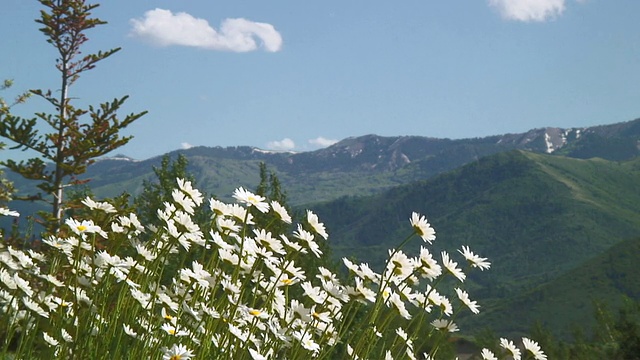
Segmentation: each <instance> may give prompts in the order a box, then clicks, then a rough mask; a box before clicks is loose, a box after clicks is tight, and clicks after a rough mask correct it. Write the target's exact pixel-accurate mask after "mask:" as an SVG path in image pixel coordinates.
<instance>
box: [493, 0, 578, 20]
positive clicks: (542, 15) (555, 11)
mask: <svg viewBox="0 0 640 360" xmlns="http://www.w3.org/2000/svg"><path fill="white" fill-rule="evenodd" d="M565 2H566V0H489V5H491V6H493V7H495V8H497V9H498V10H499V11H500V14H501V15H502V17H504V18H505V19H509V20H517V21H525V22H529V21H546V20H549V19H553V18H555V17H557V16H559V15H561V14H562V12H564V9H565Z"/></svg>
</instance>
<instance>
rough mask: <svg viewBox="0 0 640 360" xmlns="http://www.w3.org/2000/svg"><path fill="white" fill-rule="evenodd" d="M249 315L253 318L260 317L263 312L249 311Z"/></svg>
mask: <svg viewBox="0 0 640 360" xmlns="http://www.w3.org/2000/svg"><path fill="white" fill-rule="evenodd" d="M249 314H251V315H253V316H258V315H260V314H262V312H261V311H260V310H255V309H253V310H249Z"/></svg>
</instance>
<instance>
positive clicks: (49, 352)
mask: <svg viewBox="0 0 640 360" xmlns="http://www.w3.org/2000/svg"><path fill="white" fill-rule="evenodd" d="M171 197H172V199H173V201H170V202H165V203H164V204H163V207H162V208H160V209H157V221H155V222H153V223H152V224H142V223H140V221H139V220H138V217H137V216H136V214H135V213H134V212H126V211H123V210H120V209H117V208H116V207H115V206H114V205H112V204H110V203H108V202H97V201H94V200H92V199H91V198H88V197H87V198H86V199H84V201H82V203H83V205H84V206H85V207H86V208H85V209H84V211H82V212H80V213H81V214H83V215H81V216H78V217H76V218H68V219H66V220H65V225H64V226H62V228H61V229H60V230H59V231H58V233H57V234H56V235H52V236H49V237H46V238H44V239H42V248H41V249H40V250H38V251H36V250H33V249H27V250H20V249H16V248H13V247H11V246H5V245H2V247H1V248H0V279H1V281H0V286H1V289H0V306H1V308H0V310H1V311H0V321H1V323H3V324H6V327H5V328H4V329H3V330H2V332H1V333H0V336H1V337H2V358H15V359H18V358H19V359H31V358H40V359H57V358H59V359H68V358H75V359H115V358H144V359H171V360H177V359H183V360H186V359H191V358H194V359H301V358H304V359H307V358H319V359H343V358H344V359H440V358H444V359H447V358H455V354H452V353H451V352H450V351H449V352H447V351H445V350H444V349H445V347H446V345H447V342H448V339H449V338H450V336H451V334H453V333H457V332H458V331H460V329H459V328H458V326H457V325H456V317H457V316H458V315H459V314H460V313H462V312H470V313H473V314H476V313H478V312H479V311H481V306H480V305H479V304H478V303H477V302H476V301H473V300H471V298H470V294H468V293H467V291H465V290H464V281H465V278H466V274H467V273H468V272H469V271H483V270H488V269H489V268H490V263H489V261H488V260H487V259H486V258H483V257H480V256H479V255H477V254H475V253H474V252H473V251H472V250H471V249H470V248H469V247H467V246H463V247H462V248H461V249H459V250H458V253H455V254H449V253H447V252H444V251H442V252H437V251H436V250H434V248H433V244H434V242H435V239H436V236H435V234H436V233H435V230H434V229H433V227H432V226H431V225H430V224H429V223H428V221H427V219H426V217H425V216H423V215H420V214H417V213H413V214H411V216H410V217H409V218H408V219H407V237H406V238H405V239H399V242H398V246H397V247H396V248H395V249H390V250H389V254H388V255H389V256H388V258H387V260H386V264H385V265H384V267H383V269H382V271H381V272H376V271H374V270H372V267H370V266H369V264H366V263H361V264H358V263H356V262H353V261H350V260H349V259H346V258H345V259H343V265H344V266H345V267H346V268H343V270H344V271H341V270H338V271H335V272H332V271H331V270H329V269H327V268H325V267H322V266H314V264H317V263H318V260H322V257H323V256H324V254H323V251H322V248H323V247H325V246H326V242H329V243H330V238H329V236H328V234H327V232H326V230H325V226H324V224H323V223H322V222H320V220H319V219H318V217H317V216H316V215H315V214H314V213H313V212H312V211H307V212H306V214H305V216H304V219H302V221H301V223H297V224H293V223H292V218H291V216H290V215H289V214H288V212H287V210H286V208H285V207H284V206H282V205H281V204H280V203H278V202H277V201H271V202H268V201H267V200H266V199H265V198H264V197H262V196H260V195H256V194H254V193H252V192H250V191H247V190H245V189H243V188H238V189H237V190H236V191H235V192H234V194H233V197H234V199H235V200H236V203H234V204H227V203H223V202H221V201H218V200H216V199H213V198H212V199H209V200H208V201H207V202H205V199H204V197H203V195H202V194H201V192H200V191H198V190H197V189H194V188H193V187H192V185H191V182H189V181H185V180H183V179H177V182H176V188H175V189H174V190H173V192H172V194H171ZM203 210H204V212H205V213H206V214H207V216H206V217H205V218H203V219H200V220H199V218H202V217H198V216H196V214H197V213H198V211H203ZM1 213H2V214H3V215H4V216H19V214H18V213H16V212H14V211H11V210H8V209H5V208H3V209H2V210H1ZM411 241H418V242H421V243H422V246H421V249H420V252H419V254H414V255H411V254H406V253H405V252H403V247H404V246H405V245H406V244H407V243H409V242H411ZM500 345H501V349H502V350H503V351H502V352H501V353H493V352H491V351H490V350H488V349H482V350H481V353H480V354H479V356H481V357H482V358H483V359H526V358H535V359H546V356H545V354H544V352H543V351H542V350H541V349H540V347H539V345H538V344H537V343H536V342H535V341H532V340H530V339H528V338H522V339H521V341H518V342H517V344H516V343H514V342H513V341H511V340H507V339H504V338H503V339H500Z"/></svg>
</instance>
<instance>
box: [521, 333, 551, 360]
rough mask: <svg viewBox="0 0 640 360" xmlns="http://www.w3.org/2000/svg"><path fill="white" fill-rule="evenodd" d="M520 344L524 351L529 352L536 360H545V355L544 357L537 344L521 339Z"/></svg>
mask: <svg viewBox="0 0 640 360" xmlns="http://www.w3.org/2000/svg"><path fill="white" fill-rule="evenodd" d="M522 344H523V345H524V348H525V349H527V350H529V352H530V353H531V354H532V355H533V357H534V358H535V359H536V360H547V355H545V354H544V352H543V351H542V350H541V349H540V345H538V343H537V342H535V341H533V340H531V339H529V338H526V337H523V338H522Z"/></svg>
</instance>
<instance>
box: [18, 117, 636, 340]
mask: <svg viewBox="0 0 640 360" xmlns="http://www.w3.org/2000/svg"><path fill="white" fill-rule="evenodd" d="M179 154H183V155H184V156H186V158H187V159H188V162H189V168H188V171H189V172H190V173H191V174H192V175H193V176H194V178H195V180H196V185H197V187H198V188H199V189H201V190H203V191H205V192H206V193H207V194H209V195H214V196H217V197H218V198H221V199H224V200H229V199H230V194H231V193H232V191H233V189H235V188H236V187H238V186H244V187H246V188H249V189H254V188H255V187H256V186H257V184H258V182H259V164H260V163H261V162H264V163H265V164H266V165H267V168H268V169H269V170H270V171H273V172H274V173H275V174H277V176H278V178H279V179H280V181H281V183H282V187H283V189H284V190H285V191H286V192H287V194H288V199H289V204H290V205H291V206H293V207H294V208H295V209H302V208H305V207H308V208H311V209H313V210H314V211H315V212H316V213H318V215H319V216H320V219H321V220H322V221H324V223H325V225H326V226H327V229H328V231H329V234H330V238H329V242H330V244H331V249H332V251H333V253H334V255H335V257H336V258H339V257H342V256H347V257H353V258H356V259H357V260H359V261H366V262H369V263H371V265H372V266H373V267H374V268H375V267H380V266H381V263H382V259H383V257H384V256H385V255H386V254H387V249H388V248H391V247H394V246H395V245H397V244H398V242H399V241H401V240H402V239H403V238H404V237H405V236H406V235H407V233H408V232H410V231H411V228H410V225H409V222H408V219H409V217H410V215H411V212H412V211H417V212H420V213H422V214H424V215H426V216H427V218H428V219H429V221H430V222H431V223H432V224H433V226H434V228H435V229H436V231H437V240H436V243H435V247H436V249H438V250H447V251H450V252H452V253H455V252H456V250H455V249H459V248H460V246H462V245H468V246H470V247H471V248H472V250H474V251H475V252H477V253H479V254H481V255H482V256H485V257H488V258H489V259H490V260H491V261H492V263H493V265H492V268H491V270H490V271H488V272H484V273H472V274H470V276H469V278H468V280H467V282H468V283H467V285H468V288H469V290H470V294H471V296H472V297H474V298H475V299H477V300H478V301H480V303H481V304H483V310H485V311H483V313H484V314H486V315H483V316H486V317H479V318H478V319H485V320H482V321H484V323H485V324H490V325H492V326H493V327H494V328H495V329H496V330H497V331H503V332H505V331H506V332H508V333H514V334H515V333H518V334H522V333H525V332H526V331H527V329H528V326H529V325H530V322H531V321H532V320H533V319H538V320H540V321H541V322H542V323H543V324H546V325H548V326H550V327H554V329H555V331H557V332H558V333H562V334H563V335H566V334H567V332H568V331H569V330H568V329H569V328H570V326H571V324H572V323H575V322H580V321H584V319H585V318H587V317H589V318H591V314H590V313H589V312H590V311H592V306H591V300H597V299H598V298H600V299H603V301H607V302H612V301H614V302H615V299H619V298H620V296H622V295H626V296H630V297H632V298H636V299H637V298H639V297H640V294H639V293H638V287H637V284H640V276H638V275H637V271H636V270H635V267H634V264H635V262H636V261H637V252H635V253H630V254H629V253H627V254H626V256H627V258H626V260H625V261H622V262H617V261H616V259H615V257H616V256H621V255H622V254H624V249H625V248H632V249H636V248H637V246H635V247H633V246H632V244H637V242H636V243H633V242H630V241H632V240H631V239H637V238H640V191H639V190H638V189H640V188H639V187H638V184H640V158H639V157H638V155H639V154H640V119H636V120H633V121H628V122H623V123H616V124H611V125H602V126H595V127H586V128H572V129H559V128H542V129H534V130H531V131H528V132H526V133H522V134H506V135H496V136H489V137H483V138H473V139H454V140H452V139H436V138H429V137H420V136H397V137H382V136H376V135H366V136H360V137H352V138H347V139H344V140H342V141H340V142H338V143H336V144H334V145H332V146H329V147H327V148H324V149H320V150H316V151H310V152H302V153H294V152H273V151H266V150H262V149H258V148H253V147H245V146H239V147H227V148H222V147H204V146H203V147H194V148H191V149H187V150H178V151H174V152H172V153H169V154H167V155H168V156H170V157H173V158H175V157H177V156H178V155H179ZM160 161H161V157H160V156H159V157H155V158H151V159H147V160H143V161H137V160H134V159H131V158H128V157H126V156H115V157H111V158H104V159H100V160H99V161H97V162H96V163H95V164H93V165H91V166H90V167H89V168H88V171H87V173H86V174H85V175H84V176H83V177H82V178H90V179H92V180H91V181H90V182H89V185H90V187H91V189H92V191H93V192H94V193H95V194H96V195H97V196H98V197H109V196H115V195H119V194H120V193H122V192H129V193H131V194H133V195H135V194H137V193H139V192H140V191H141V189H142V182H143V180H153V178H154V174H153V167H154V166H159V164H160ZM7 175H9V176H8V177H10V178H12V177H11V176H10V175H11V174H7ZM12 179H13V180H14V182H15V183H16V187H17V188H18V189H20V190H21V191H24V192H28V191H29V189H30V185H29V184H28V183H25V182H24V181H23V180H21V179H16V178H12ZM624 244H627V245H624ZM419 245H420V244H419V242H415V243H412V244H410V249H414V250H415V249H417V248H418V246H419ZM436 253H437V252H436ZM630 259H631V260H630ZM634 259H635V260H636V261H634ZM614 265H615V266H614ZM575 284H583V286H579V287H576V286H575ZM585 284H589V286H587V285H585ZM612 289H613V290H612ZM630 289H631V290H630ZM576 299H580V301H578V300H576ZM572 304H576V307H572ZM577 304H580V305H577ZM548 306H552V308H551V309H550V308H548ZM568 309H569V310H568ZM570 309H573V310H570ZM576 309H578V310H576ZM559 311H562V312H561V313H560V314H561V315H558V314H559ZM481 314H482V313H481ZM505 314H514V315H513V316H508V315H505ZM515 314H517V316H516V315H515ZM490 315H491V316H492V317H491V318H492V319H498V320H494V321H493V322H491V321H489V320H486V319H489V317H490ZM461 320H462V321H463V323H464V321H469V324H474V323H473V320H471V319H469V320H466V319H461ZM476 321H478V320H476ZM475 325H477V324H475ZM474 327H475V326H474Z"/></svg>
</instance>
